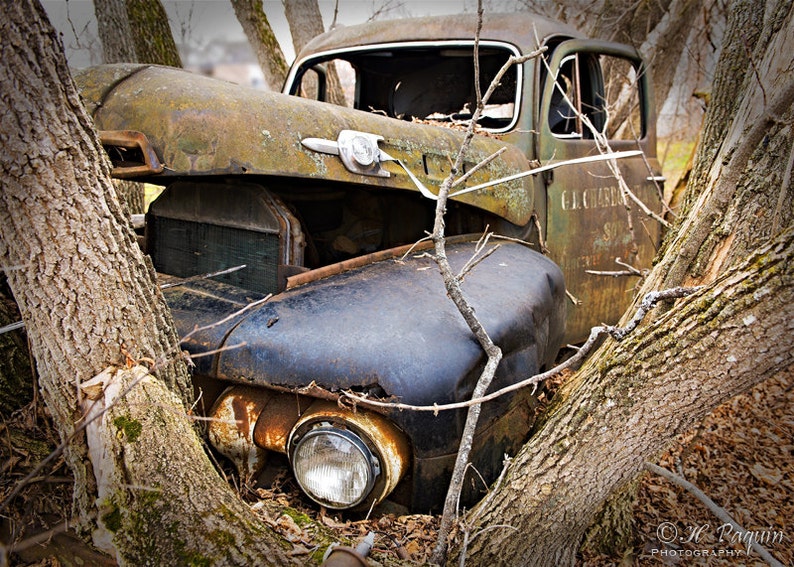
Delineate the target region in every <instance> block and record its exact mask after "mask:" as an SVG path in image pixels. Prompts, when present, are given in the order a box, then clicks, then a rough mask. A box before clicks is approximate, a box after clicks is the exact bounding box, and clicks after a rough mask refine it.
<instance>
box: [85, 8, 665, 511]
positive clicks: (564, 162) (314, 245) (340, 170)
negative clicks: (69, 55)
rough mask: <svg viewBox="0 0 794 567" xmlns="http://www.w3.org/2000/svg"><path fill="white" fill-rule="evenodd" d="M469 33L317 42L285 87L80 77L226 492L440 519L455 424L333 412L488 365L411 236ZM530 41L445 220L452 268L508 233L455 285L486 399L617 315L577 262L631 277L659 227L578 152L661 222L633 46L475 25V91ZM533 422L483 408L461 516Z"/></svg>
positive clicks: (464, 76) (610, 295) (466, 376)
mask: <svg viewBox="0 0 794 567" xmlns="http://www.w3.org/2000/svg"><path fill="white" fill-rule="evenodd" d="M476 27H477V26H476V19H475V17H474V16H452V17H434V18H424V19H407V20H401V21H396V22H374V23H370V24H366V25H362V26H352V27H344V28H341V29H338V30H336V31H332V32H329V33H327V34H325V35H322V36H320V37H318V38H316V39H315V40H314V41H313V42H312V43H311V44H309V45H308V46H307V47H306V48H305V49H304V50H303V52H302V53H300V54H299V55H298V57H297V59H296V61H295V63H294V65H293V66H292V68H291V70H290V71H289V75H288V78H287V80H286V84H285V86H284V90H283V93H272V92H262V91H257V90H254V89H249V88H245V87H240V86H237V85H233V84H230V83H227V82H223V81H219V80H216V79H212V78H209V77H205V76H201V75H198V74H191V73H188V72H185V71H182V70H178V69H170V68H165V67H157V66H148V65H116V66H99V67H94V68H90V69H87V70H84V71H82V72H80V73H79V74H78V77H77V80H78V83H79V85H80V86H81V89H82V95H83V97H84V99H85V102H86V106H87V108H88V109H89V111H90V112H91V113H92V114H93V117H94V120H95V123H96V127H97V129H98V130H99V131H100V135H101V138H102V141H103V145H104V147H105V148H106V150H107V152H108V155H109V156H110V158H111V160H112V161H113V165H114V169H113V173H114V175H115V176H116V177H119V178H127V179H135V180H139V181H145V182H147V183H151V184H156V185H160V186H162V187H163V188H164V189H163V191H162V193H161V194H160V195H159V197H158V198H157V199H156V200H155V201H154V202H152V203H151V205H150V207H149V209H148V212H147V214H146V223H145V236H144V238H143V240H144V243H143V245H144V247H145V251H146V253H147V254H149V255H150V256H151V259H152V261H153V263H154V267H155V268H156V270H157V272H158V273H159V274H160V277H161V278H162V283H163V284H164V287H165V289H164V293H165V295H166V298H167V301H168V303H169V305H170V307H171V309H172V312H173V316H174V319H175V321H176V324H177V327H178V330H179V332H180V333H181V334H182V335H183V336H184V337H185V339H184V343H183V344H184V348H185V349H186V350H188V351H189V352H190V353H192V354H193V355H204V356H198V357H196V358H195V364H196V366H195V369H194V380H195V384H196V386H197V388H200V391H201V396H202V397H201V400H202V403H204V404H205V405H206V408H207V414H208V415H209V416H211V417H213V418H216V419H214V420H211V421H210V425H209V427H208V429H209V432H208V436H209V439H210V442H211V444H212V445H213V446H214V447H215V449H217V450H218V451H219V452H220V453H222V454H223V455H225V456H227V457H228V458H229V459H230V460H231V461H232V462H233V463H234V464H235V465H236V466H237V468H238V470H239V472H240V475H241V476H242V477H243V478H244V479H247V480H253V479H256V478H260V477H262V478H264V477H265V476H267V473H272V468H273V467H275V466H276V465H280V466H282V470H283V467H284V466H288V467H289V468H290V470H291V473H292V475H294V479H295V480H296V481H297V483H298V485H299V486H300V488H301V489H302V490H303V492H304V493H305V494H306V495H307V496H308V497H309V498H311V499H312V500H314V501H315V502H316V503H318V504H320V505H322V506H324V507H327V508H330V509H336V510H348V509H349V510H366V509H369V508H370V507H372V506H373V505H375V504H377V503H379V502H382V501H383V500H385V499H387V498H388V499H389V500H390V501H392V502H394V503H397V504H401V505H404V506H405V507H407V508H409V509H411V510H416V511H438V510H440V507H441V504H442V502H443V498H444V495H445V492H446V488H447V485H448V482H449V478H450V474H451V470H452V467H453V464H454V459H455V453H456V451H457V447H458V443H459V440H460V437H461V433H462V427H463V423H464V420H465V410H457V411H441V412H438V414H437V415H434V413H433V412H414V411H399V410H396V409H388V408H387V409H373V408H371V407H367V406H366V405H364V404H358V405H357V406H356V407H354V405H353V404H351V403H350V402H349V400H348V401H347V403H344V399H342V400H340V396H342V397H343V394H345V393H349V392H353V393H357V394H359V395H365V396H368V397H369V398H374V399H378V400H387V401H399V402H402V403H405V404H413V405H422V406H428V405H429V406H432V405H433V404H446V403H450V402H459V401H464V400H466V399H468V398H469V397H470V395H471V393H472V390H473V387H474V384H475V382H476V380H477V378H478V376H479V375H480V372H481V370H482V368H483V366H484V361H485V356H484V354H483V352H482V351H481V349H480V348H479V346H478V344H477V342H476V340H475V339H474V337H473V335H472V333H471V332H470V331H469V330H468V328H467V327H466V325H465V323H464V321H463V318H462V317H461V316H460V315H459V314H458V312H457V311H456V309H455V307H454V306H453V304H452V302H451V301H450V300H449V299H448V297H447V296H446V291H445V288H444V284H443V282H442V278H441V276H440V274H439V271H438V269H437V268H435V264H434V263H433V260H432V259H431V258H430V257H429V256H428V254H427V252H423V249H425V250H426V249H427V248H428V246H427V243H424V244H421V243H420V244H419V245H418V246H414V244H415V243H417V242H419V241H421V240H422V239H423V238H424V237H425V236H426V235H427V233H428V231H431V230H432V226H433V215H434V209H435V205H436V200H435V194H436V193H437V191H438V188H439V186H440V185H441V183H442V181H443V180H444V178H445V177H447V176H448V175H449V173H450V168H451V165H452V163H453V162H454V159H455V155H456V152H457V151H458V149H459V148H460V147H461V144H462V142H463V138H464V135H465V132H463V131H461V127H462V126H465V125H466V124H467V121H468V120H470V119H471V117H472V112H473V110H474V109H475V105H476V95H475V85H474V76H475V73H474V65H473V54H474V36H475V30H476ZM538 42H540V45H541V46H543V47H545V52H544V54H543V57H540V58H534V59H529V60H527V61H526V62H524V63H522V64H519V65H513V66H512V67H510V68H509V70H508V71H507V72H506V74H504V76H503V77H502V78H501V81H500V82H499V85H498V87H497V88H496V89H495V91H494V93H493V96H492V97H491V98H490V100H489V101H488V103H487V104H486V105H485V107H484V112H483V115H482V118H481V119H480V120H479V123H478V133H477V134H476V135H475V137H474V140H473V142H472V144H471V147H470V148H469V149H468V151H467V153H466V154H465V156H466V157H465V164H464V167H463V169H464V171H465V172H467V173H470V174H471V175H470V176H469V177H468V178H467V179H466V180H465V182H464V183H461V184H458V185H457V186H455V187H454V188H453V190H452V197H451V200H450V202H449V203H448V205H447V210H446V232H447V234H448V235H449V236H450V237H451V238H450V242H449V244H448V256H449V258H450V261H451V262H452V264H453V266H454V267H455V269H461V268H462V266H464V264H466V262H467V261H468V260H469V259H470V258H471V257H472V255H473V254H474V249H475V245H476V241H477V240H478V239H479V238H480V236H481V235H482V234H483V233H484V232H486V231H493V232H494V233H495V234H496V235H500V236H502V237H506V238H502V239H499V238H496V237H494V238H493V239H492V243H494V244H499V246H498V248H496V250H495V251H494V252H493V253H492V254H491V255H489V256H487V258H485V259H484V260H482V261H481V262H480V263H479V264H477V265H476V267H475V268H474V269H472V270H471V271H470V272H469V273H468V274H467V275H466V277H465V279H464V280H463V290H464V293H465V294H466V295H467V297H468V299H469V301H470V302H471V303H472V305H473V307H474V308H475V311H476V313H477V315H478V316H479V318H480V320H481V321H482V323H483V324H484V327H485V329H486V330H487V331H488V332H489V333H490V335H491V337H492V338H493V340H494V341H495V342H496V343H497V344H498V345H499V346H500V347H501V348H502V350H503V352H504V358H503V361H502V363H501V364H500V366H499V368H498V371H497V373H496V377H495V379H494V382H493V385H492V387H491V390H495V389H497V388H502V387H504V386H506V385H509V384H512V383H515V382H517V381H519V380H521V379H524V378H527V377H529V376H532V375H533V374H535V373H537V372H539V371H542V370H544V369H546V368H548V367H550V365H552V364H553V362H554V360H555V357H556V356H557V354H558V350H559V349H560V347H561V345H564V344H566V343H575V342H577V341H581V340H583V339H584V338H586V336H587V334H588V331H589V328H590V327H591V325H594V324H599V323H602V322H616V320H617V318H618V317H619V315H620V314H621V312H622V311H623V310H624V308H625V307H626V306H627V303H628V301H629V300H630V297H631V288H632V286H633V285H635V283H636V279H632V278H608V277H603V276H599V275H591V274H588V273H587V271H586V270H614V269H615V259H616V258H622V259H623V260H624V261H630V262H631V263H632V264H633V265H634V266H637V267H640V268H642V267H647V266H649V265H650V262H651V259H652V256H653V254H654V245H655V243H656V242H657V241H658V239H659V233H660V229H659V227H658V226H656V225H655V223H653V222H650V221H648V219H647V218H645V216H644V215H640V214H639V213H638V211H637V209H638V207H636V206H627V205H626V201H625V199H624V192H623V191H622V189H621V186H620V184H619V183H618V181H617V179H616V176H615V175H614V174H613V173H612V172H611V171H610V169H609V163H607V162H606V161H603V160H599V159H598V157H599V149H598V147H597V143H596V142H597V138H598V137H599V136H601V137H604V138H606V139H607V140H608V143H609V147H610V148H611V151H612V152H616V153H618V155H619V156H620V158H619V159H617V158H616V159H615V160H614V161H613V162H612V163H613V164H617V166H618V167H619V169H620V171H621V172H622V177H623V179H624V180H625V182H626V183H627V186H628V187H629V188H630V189H631V191H632V192H633V193H634V194H635V195H637V196H638V197H639V198H640V199H642V200H643V201H644V202H645V203H646V204H647V205H648V206H649V207H650V208H652V209H655V210H657V211H658V210H659V207H660V197H659V192H658V189H659V188H658V184H657V183H655V182H656V181H658V179H657V177H658V175H659V174H658V169H659V168H658V163H657V159H656V147H655V146H656V139H655V131H654V127H655V124H654V123H655V118H654V113H653V112H654V111H653V103H652V95H651V89H650V84H649V79H648V75H647V73H646V72H645V69H644V67H643V64H642V62H641V60H640V58H639V56H638V54H637V52H636V51H635V50H634V49H633V48H629V47H626V46H623V45H618V44H613V43H606V42H602V41H591V40H587V39H584V38H582V37H581V36H580V35H579V34H578V33H577V32H576V31H575V30H573V29H570V28H568V27H565V26H563V25H561V24H559V23H556V22H553V21H550V20H546V19H543V18H540V17H537V16H533V15H530V14H507V15H486V17H485V19H484V24H483V27H482V32H481V36H480V42H479V46H478V53H479V77H480V83H481V85H480V86H481V89H482V92H485V90H486V88H487V86H488V85H489V84H490V82H491V80H492V78H493V77H494V76H495V75H496V73H497V72H498V70H499V69H500V68H501V67H502V66H503V65H504V64H505V63H506V62H507V61H508V59H509V58H510V57H514V56H515V57H518V56H521V55H523V54H527V53H530V52H532V51H534V50H536V49H537V48H538ZM331 100H334V101H335V102H334V103H332V102H331ZM498 150H503V153H502V154H501V155H499V156H498V157H497V158H496V159H494V160H492V161H490V162H489V163H487V165H485V166H483V167H480V168H475V166H476V165H477V164H478V163H479V162H480V161H482V160H484V159H485V158H486V157H487V156H490V155H491V154H493V153H494V152H496V151H498ZM578 158H588V159H590V158H592V161H585V160H581V159H578ZM571 160H576V161H574V163H568V162H570V161H571ZM541 165H542V166H544V168H543V169H542V170H541V171H540V172H536V173H534V174H524V175H522V173H523V172H527V171H530V170H534V169H537V168H538V167H539V166H541ZM557 165H559V166H558V167H555V166H557ZM460 173H463V172H460ZM629 203H631V202H629ZM629 215H631V218H632V220H631V222H632V224H633V232H632V231H631V230H629ZM543 242H545V246H546V247H547V249H548V250H545V249H543V250H541V248H542V247H541V243H543ZM423 247H424V248H423ZM430 252H432V250H430ZM541 252H543V253H541ZM216 272H220V273H218V274H217V275H215V276H214V277H196V276H201V275H204V274H208V273H216ZM566 292H567V293H566ZM268 296H270V297H269V299H267V300H265V301H261V302H259V303H256V302H257V301H258V300H263V299H265V298H267V297H268ZM574 298H575V301H574V300H573V299H574ZM340 402H341V403H340ZM535 411H536V399H535V398H534V397H533V395H532V393H531V391H530V390H529V389H528V390H523V391H518V392H515V393H512V394H510V395H506V396H503V397H500V398H498V399H496V400H494V401H491V402H488V403H487V404H485V405H484V407H483V410H482V415H481V418H480V424H479V427H478V429H477V433H476V436H475V439H474V445H473V451H472V454H471V461H472V464H473V469H474V470H475V471H476V473H472V475H471V476H472V481H471V482H467V483H466V486H467V489H466V490H467V494H466V495H465V499H466V500H467V501H469V502H471V501H473V500H474V499H476V498H477V497H478V496H480V495H481V494H482V491H483V490H484V489H485V488H486V484H487V483H489V482H491V481H492V480H493V479H494V478H495V477H496V475H497V474H498V472H499V471H500V470H501V467H502V462H503V458H504V455H505V454H514V453H515V452H517V450H518V449H519V448H520V446H521V445H522V444H523V443H524V442H525V441H526V439H527V437H528V434H529V431H530V429H531V426H532V424H533V419H534V414H535Z"/></svg>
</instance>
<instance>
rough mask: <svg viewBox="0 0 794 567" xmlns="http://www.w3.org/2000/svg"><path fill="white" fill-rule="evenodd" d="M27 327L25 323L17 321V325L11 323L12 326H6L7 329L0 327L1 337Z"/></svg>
mask: <svg viewBox="0 0 794 567" xmlns="http://www.w3.org/2000/svg"><path fill="white" fill-rule="evenodd" d="M24 326H25V322H24V321H17V322H16V323H11V324H10V325H6V326H5V327H0V335H3V334H5V333H10V332H11V331H16V330H17V329H22V328H23V327H24Z"/></svg>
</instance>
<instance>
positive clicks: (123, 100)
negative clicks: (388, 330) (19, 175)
mask: <svg viewBox="0 0 794 567" xmlns="http://www.w3.org/2000/svg"><path fill="white" fill-rule="evenodd" d="M124 73H126V77H127V78H128V80H125V75H124ZM75 78H76V81H77V83H78V85H80V87H81V89H82V93H83V96H84V97H89V98H91V100H90V101H89V107H91V108H94V109H95V110H94V112H93V117H94V121H95V123H96V125H97V128H99V129H101V130H134V131H137V132H141V133H143V134H144V135H145V136H146V137H147V139H148V140H149V142H150V143H151V144H152V146H153V147H154V149H155V151H156V152H157V155H158V157H159V159H160V161H161V162H162V164H163V165H164V166H165V169H164V170H163V171H162V173H160V174H158V175H150V176H148V177H146V181H147V182H151V183H167V182H168V180H169V179H171V178H173V177H176V176H180V177H181V176H185V175H195V176H198V175H202V176H206V175H271V176H280V177H291V178H295V179H296V181H297V180H299V179H301V178H303V179H323V180H327V181H340V182H346V183H353V184H358V185H365V186H375V187H381V188H384V189H407V190H410V191H416V190H417V188H416V186H415V185H414V183H413V181H411V179H410V177H409V176H408V175H406V173H405V171H404V170H403V169H402V168H401V167H400V166H399V165H397V164H396V163H391V162H390V163H386V164H385V166H384V167H385V168H386V169H387V170H388V171H389V173H390V176H389V177H388V178H383V177H373V176H367V175H360V174H355V173H352V172H350V171H348V170H347V169H346V168H345V167H344V165H343V164H342V162H341V161H340V159H339V158H338V157H337V156H329V155H324V154H320V153H317V152H314V151H312V150H309V149H307V148H305V147H303V146H302V145H301V140H303V139H304V138H309V137H312V138H325V139H331V140H335V139H336V137H337V135H338V134H339V132H340V131H342V130H357V131H360V132H367V133H372V134H377V135H380V136H383V138H384V140H383V142H382V143H381V148H382V149H383V150H384V151H385V152H387V153H388V154H389V155H390V156H393V157H394V158H396V159H399V160H400V161H401V162H402V163H403V164H405V166H406V167H408V168H410V170H411V172H412V173H413V174H414V175H416V176H417V177H418V178H419V179H420V180H421V181H422V183H424V184H425V185H426V186H427V187H428V188H430V189H431V191H433V192H436V191H437V188H438V187H439V186H440V184H441V182H442V181H443V179H444V178H445V177H446V175H447V174H448V173H449V169H450V163H451V162H452V161H454V157H455V155H456V153H457V151H458V149H459V148H460V146H461V144H462V142H463V137H464V133H463V132H458V131H455V130H451V129H448V128H441V127H436V126H430V125H426V124H416V123H411V122H407V121H401V120H394V119H389V118H386V117H383V116H378V115H377V114H372V113H369V112H363V111H358V110H352V109H348V108H342V107H338V106H333V105H329V104H324V103H320V102H316V101H311V100H306V99H300V98H297V97H289V96H286V95H282V94H280V93H272V92H265V91H258V90H254V89H248V88H244V87H240V86H239V85H234V84H231V83H227V82H225V81H219V80H215V79H211V78H208V77H204V76H200V75H195V74H192V73H188V72H186V71H183V70H180V69H172V68H167V67H156V66H130V65H124V66H114V65H109V66H100V67H94V68H92V69H91V70H89V71H85V72H78V73H76V75H75ZM109 84H112V85H113V88H112V89H110V88H109V87H108V85H109ZM501 148H506V151H505V152H504V153H503V154H502V155H501V156H500V158H499V159H498V160H494V161H493V162H492V163H490V164H489V165H488V166H486V167H485V168H483V170H482V171H480V172H478V173H476V174H475V175H473V176H472V178H471V179H470V180H469V182H468V183H469V184H470V185H476V184H477V183H482V182H484V181H488V180H490V179H493V178H497V177H504V176H507V175H511V174H514V173H517V172H519V171H522V170H524V169H526V167H527V162H526V158H525V157H524V155H523V154H522V152H521V151H520V150H519V149H518V148H517V147H515V146H512V145H511V144H505V143H503V142H500V141H499V140H496V139H492V138H488V137H483V136H476V137H475V139H474V141H473V143H472V145H471V147H470V148H469V150H468V152H467V159H468V160H470V161H471V162H472V163H477V162H479V161H481V160H484V159H485V158H486V157H488V156H489V155H491V154H493V153H494V152H496V151H497V150H499V149H501ZM527 183H528V182H527ZM528 187H529V185H525V182H524V181H514V182H510V183H505V184H503V185H500V186H499V187H496V188H493V189H492V190H489V191H483V192H478V193H471V194H466V195H463V196H461V197H460V201H461V202H465V203H469V204H472V205H475V206H477V207H479V208H482V209H484V210H487V211H490V212H493V213H495V214H498V215H500V216H502V217H504V218H505V219H507V220H509V221H510V222H512V223H514V224H519V225H523V224H525V223H526V222H527V221H528V220H529V218H530V216H531V214H532V208H533V203H532V192H531V191H530V190H529V189H528Z"/></svg>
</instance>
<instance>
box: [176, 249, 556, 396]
mask: <svg viewBox="0 0 794 567" xmlns="http://www.w3.org/2000/svg"><path fill="white" fill-rule="evenodd" d="M473 251H474V244H473V243H459V244H455V245H451V246H450V247H449V250H448V255H449V258H450V262H451V263H452V264H453V266H454V267H455V269H460V268H461V267H462V266H463V265H464V263H465V262H466V261H467V260H468V259H469V258H470V257H471V255H472V253H473ZM463 289H464V293H465V294H466V295H467V297H468V298H469V300H470V301H471V303H472V305H473V307H474V308H475V310H476V312H477V315H478V316H479V318H480V320H481V322H482V323H483V326H484V327H485V329H486V330H487V331H488V333H489V334H490V335H491V337H492V339H493V340H494V342H496V344H498V345H499V346H500V347H501V348H502V350H503V352H504V356H505V362H503V364H502V365H501V366H502V367H503V368H504V369H505V371H504V372H503V373H500V375H501V376H502V378H505V377H507V376H511V377H512V378H513V379H515V378H516V377H517V376H523V377H526V376H530V375H532V374H533V373H535V372H537V370H538V368H540V367H542V366H543V365H546V364H549V363H551V362H552V361H553V358H554V356H555V355H556V352H557V348H558V346H559V344H560V341H561V339H562V335H563V331H564V324H565V321H564V313H565V309H564V285H563V281H562V274H561V272H560V270H559V268H558V267H557V266H556V265H555V264H554V263H553V262H551V261H550V260H549V259H548V258H546V257H544V256H542V255H540V254H538V253H537V252H535V251H533V250H531V249H529V248H528V247H526V246H523V245H520V244H516V243H510V242H505V243H502V244H501V246H500V247H499V248H498V249H497V250H496V251H495V252H494V253H493V254H492V255H491V256H489V257H488V258H486V259H485V260H484V261H483V262H482V263H481V264H480V265H478V266H477V268H476V269H475V270H474V271H472V272H471V273H469V274H468V275H467V276H466V278H465V280H464V284H463ZM235 290H236V291H235ZM240 293H241V290H239V289H238V288H230V287H228V286H223V285H222V284H219V285H217V286H215V284H214V282H206V281H205V282H202V283H201V284H197V285H189V286H181V287H177V288H172V289H169V290H167V291H166V299H167V300H168V303H169V304H170V306H171V309H172V313H173V314H174V319H175V321H176V323H177V326H178V327H179V331H180V334H181V335H184V334H186V333H187V332H189V331H191V330H192V329H193V328H194V326H195V325H201V324H202V323H204V322H207V323H215V322H217V321H219V320H223V321H224V322H223V323H222V324H217V323H216V324H213V325H212V326H210V327H208V328H207V329H205V330H202V331H200V332H198V333H195V334H193V335H192V336H191V337H190V338H189V339H188V340H187V341H186V342H185V345H184V346H185V348H186V349H187V350H188V351H190V352H191V353H193V354H201V353H204V352H208V351H216V350H217V349H220V352H216V353H215V354H212V355H211V356H210V357H202V358H197V359H196V361H197V363H198V369H197V371H198V372H200V373H201V374H205V375H210V376H215V377H217V378H220V379H225V380H230V381H233V382H246V383H253V384H257V385H262V386H277V387H283V388H287V389H290V390H296V391H297V390H299V389H301V388H303V387H306V386H308V385H310V384H315V385H317V386H319V387H321V388H324V389H326V390H329V391H340V390H345V389H353V390H357V391H371V392H373V393H375V394H377V395H379V396H389V397H394V398H397V399H400V400H402V401H405V402H407V403H414V404H432V403H446V402H452V401H461V400H465V399H467V398H468V396H470V394H471V390H472V388H473V386H474V382H476V379H477V377H478V376H479V372H480V370H481V368H482V365H483V364H484V360H485V359H484V355H483V351H482V349H481V348H480V346H479V345H478V344H477V342H476V340H475V338H474V336H473V334H472V333H471V331H470V330H469V329H468V327H467V326H466V324H465V322H464V321H463V318H462V316H461V315H460V314H459V313H458V311H457V309H456V308H455V306H454V305H453V303H452V301H451V300H450V299H449V298H448V297H447V296H446V290H445V288H444V284H443V281H442V278H441V275H440V274H439V272H438V269H437V268H436V266H435V264H434V262H433V261H432V260H431V259H429V258H427V257H424V256H422V257H411V258H407V259H404V260H399V261H398V260H386V261H381V262H376V263H373V264H369V265H365V266H363V267H360V268H357V269H353V270H350V271H348V272H344V273H341V274H338V275H335V276H331V277H328V278H324V279H321V280H318V281H315V282H311V283H308V284H305V285H302V286H300V287H297V288H294V289H291V290H289V291H287V292H284V293H281V294H279V295H276V296H274V297H273V298H271V299H270V300H269V301H268V302H266V303H263V304H261V305H259V306H258V307H256V308H254V309H251V310H249V311H248V312H246V313H244V314H242V315H240V316H239V317H237V318H235V319H231V320H228V319H224V317H226V316H228V315H229V314H230V313H232V312H234V311H236V310H238V309H239V308H240V307H242V306H243V305H245V304H246V302H247V301H249V300H250V299H251V298H246V297H243V296H241V295H239V294H240ZM233 294H238V295H233ZM441 361H443V363H442V362H441ZM499 381H500V379H499V377H497V380H496V382H495V386H496V387H498V386H499V385H500V384H498V382H499ZM501 385H505V384H501Z"/></svg>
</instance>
